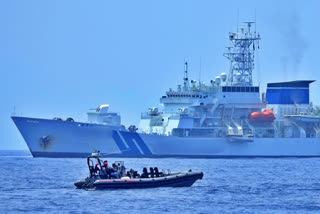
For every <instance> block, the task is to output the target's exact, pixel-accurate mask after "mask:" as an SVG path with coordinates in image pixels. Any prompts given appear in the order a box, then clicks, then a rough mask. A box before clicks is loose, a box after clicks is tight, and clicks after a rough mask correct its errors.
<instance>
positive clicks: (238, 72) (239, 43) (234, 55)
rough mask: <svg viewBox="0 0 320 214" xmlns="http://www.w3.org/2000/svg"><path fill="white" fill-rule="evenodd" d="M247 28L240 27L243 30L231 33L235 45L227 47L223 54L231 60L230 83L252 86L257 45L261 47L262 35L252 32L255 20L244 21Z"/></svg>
mask: <svg viewBox="0 0 320 214" xmlns="http://www.w3.org/2000/svg"><path fill="white" fill-rule="evenodd" d="M244 23H246V24H247V26H248V27H247V28H246V29H245V28H244V27H240V30H241V32H240V33H238V32H237V33H235V32H231V33H229V39H230V41H231V42H232V44H233V47H227V48H228V49H227V52H226V53H224V54H223V55H224V56H225V57H226V58H228V59H229V60H230V64H231V66H230V71H229V78H228V85H239V86H252V70H253V68H254V51H255V46H257V47H258V48H259V40H260V39H261V38H260V35H259V33H258V34H257V33H256V32H254V33H252V32H251V26H252V24H253V23H254V22H244Z"/></svg>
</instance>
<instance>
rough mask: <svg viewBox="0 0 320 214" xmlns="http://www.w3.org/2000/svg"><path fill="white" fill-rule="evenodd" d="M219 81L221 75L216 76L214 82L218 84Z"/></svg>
mask: <svg viewBox="0 0 320 214" xmlns="http://www.w3.org/2000/svg"><path fill="white" fill-rule="evenodd" d="M220 81H221V77H220V76H216V83H217V84H220Z"/></svg>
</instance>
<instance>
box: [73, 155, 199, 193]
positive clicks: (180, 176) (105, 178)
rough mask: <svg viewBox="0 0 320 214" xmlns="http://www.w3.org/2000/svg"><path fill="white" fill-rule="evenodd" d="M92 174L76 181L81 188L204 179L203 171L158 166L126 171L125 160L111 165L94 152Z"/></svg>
mask: <svg viewBox="0 0 320 214" xmlns="http://www.w3.org/2000/svg"><path fill="white" fill-rule="evenodd" d="M87 163H88V167H89V172H90V175H89V176H88V177H87V178H85V179H83V180H79V181H77V182H75V183H74V185H75V186H76V187H77V188H80V189H130V188H156V187H190V186H192V185H193V184H194V183H195V182H196V181H197V180H198V179H202V177H203V172H193V171H192V170H188V171H184V172H174V173H173V172H171V171H170V170H167V171H166V170H163V171H162V172H159V170H158V168H157V167H150V170H149V171H148V170H147V168H143V171H142V173H141V174H138V172H137V171H134V170H133V169H131V170H129V171H128V172H127V171H126V169H125V167H124V162H123V161H116V162H115V163H113V164H112V167H109V164H108V162H107V161H103V160H102V159H100V154H98V153H97V154H93V155H91V156H89V157H88V158H87Z"/></svg>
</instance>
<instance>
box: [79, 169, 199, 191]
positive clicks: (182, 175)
mask: <svg viewBox="0 0 320 214" xmlns="http://www.w3.org/2000/svg"><path fill="white" fill-rule="evenodd" d="M202 177H203V173H202V172H179V173H172V174H168V175H164V176H162V177H155V178H121V179H100V178H87V179H85V180H80V181H77V182H76V183H75V185H76V187H78V188H84V189H89V188H95V189H130V188H155V187H190V186H192V184H193V183H194V182H196V181H197V180H198V179H202Z"/></svg>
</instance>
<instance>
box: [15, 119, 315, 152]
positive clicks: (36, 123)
mask: <svg viewBox="0 0 320 214" xmlns="http://www.w3.org/2000/svg"><path fill="white" fill-rule="evenodd" d="M12 120H13V121H14V123H15V124H16V126H17V128H18V129H19V131H20V133H21V135H22V136H23V138H24V140H25V142H26V143H27V146H28V148H29V150H30V152H31V154H32V155H33V157H55V158H56V157H57V158H64V157H67V158H69V157H87V156H88V155H90V154H91V153H92V152H95V151H100V152H101V153H105V154H106V155H107V156H110V157H123V158H125V157H134V158H166V157H181V158H251V157H271V158H276V157H320V143H319V138H254V139H253V141H250V142H230V140H228V139H227V138H194V137H175V136H161V135H150V134H142V133H133V132H128V131H126V130H125V129H124V128H122V127H120V126H107V125H98V124H89V123H79V122H68V121H59V120H48V119H38V118H28V117H12Z"/></svg>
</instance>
